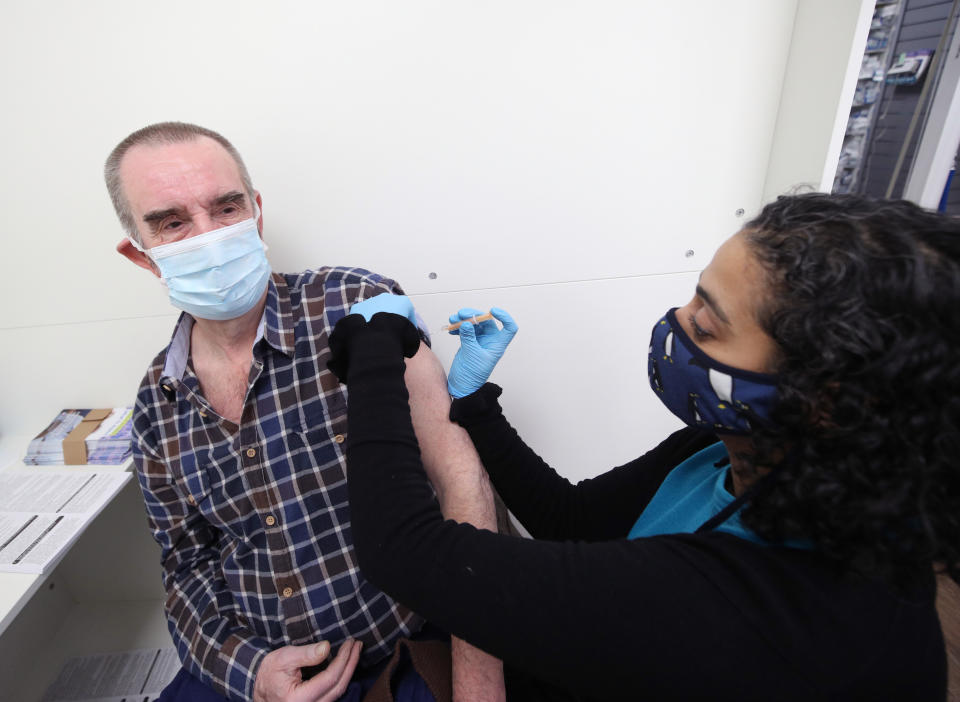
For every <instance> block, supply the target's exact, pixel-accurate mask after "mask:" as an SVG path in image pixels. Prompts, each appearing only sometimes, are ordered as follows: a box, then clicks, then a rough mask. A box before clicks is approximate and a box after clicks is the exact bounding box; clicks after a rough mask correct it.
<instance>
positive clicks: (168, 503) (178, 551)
mask: <svg viewBox="0 0 960 702" xmlns="http://www.w3.org/2000/svg"><path fill="white" fill-rule="evenodd" d="M381 292H395V293H401V292H402V291H401V290H400V288H399V286H398V285H397V284H396V283H394V282H393V281H391V280H388V279H385V278H382V277H380V276H378V275H375V274H372V273H369V272H367V271H364V270H361V269H344V268H323V269H320V270H318V271H307V272H305V273H302V274H299V275H280V274H276V273H274V274H273V276H272V279H271V281H270V283H269V290H268V294H267V302H266V309H265V310H264V315H263V319H262V320H261V323H260V329H259V333H258V338H257V341H256V343H255V344H254V346H253V364H252V366H251V369H250V376H249V386H248V390H247V395H246V399H245V401H244V406H243V415H242V419H241V422H240V425H239V426H237V425H236V424H234V423H233V422H230V421H228V420H226V419H223V418H221V417H220V416H218V415H217V413H216V412H215V411H214V410H213V409H212V408H211V407H210V405H209V403H208V402H207V400H206V399H205V398H204V397H203V394H202V393H201V390H200V383H199V381H198V380H197V376H196V375H195V374H194V372H193V369H192V368H191V365H190V363H189V360H188V359H189V349H190V330H191V329H192V326H193V319H192V318H191V317H190V316H189V315H186V314H184V315H181V317H180V320H179V322H178V323H177V328H176V330H175V332H174V334H173V338H172V340H171V342H170V345H169V346H168V347H167V348H166V349H165V350H164V351H162V352H161V353H160V354H159V355H158V356H157V357H156V358H155V359H154V361H153V364H152V365H151V366H150V368H149V370H148V371H147V374H146V376H145V377H144V380H143V383H142V384H141V386H140V390H139V393H138V395H137V405H136V409H135V412H134V447H135V448H134V459H135V462H136V466H137V473H138V476H139V479H140V484H141V487H142V488H143V495H144V500H145V501H146V506H147V512H148V516H149V521H150V526H151V528H152V530H153V534H154V538H155V539H156V540H157V542H158V543H159V544H160V546H161V549H162V561H163V581H164V587H165V589H166V592H167V601H166V612H167V621H168V626H169V628H170V632H171V634H172V635H173V639H174V642H175V643H176V646H177V650H178V652H179V654H180V659H181V660H182V661H183V662H184V665H185V666H186V667H187V668H188V669H189V670H190V671H191V672H192V673H193V674H194V675H196V676H198V677H200V678H201V679H202V680H204V681H205V682H207V683H208V684H210V685H212V686H213V687H214V688H216V689H217V690H218V691H219V692H221V694H224V695H226V696H227V697H229V698H231V699H250V698H251V697H252V696H253V683H254V679H255V677H256V671H257V669H258V667H259V664H260V661H261V660H262V659H263V657H264V656H265V655H266V654H267V653H268V652H269V651H271V650H272V649H274V648H277V647H280V646H283V645H287V644H304V643H309V642H313V641H320V640H324V639H326V640H329V641H330V642H331V644H332V645H333V646H334V647H336V646H337V645H338V644H339V643H340V642H342V641H344V640H345V639H346V638H347V637H352V638H355V639H359V640H360V641H362V642H363V644H364V648H363V659H362V660H361V665H370V664H373V663H376V662H377V661H379V660H381V659H383V658H384V657H386V656H387V655H389V654H390V653H392V651H393V648H394V645H395V643H396V641H397V639H399V638H400V637H402V636H408V635H409V634H410V633H412V632H414V631H416V630H417V629H419V627H420V625H421V623H422V620H420V619H419V617H417V616H416V615H415V614H413V613H412V612H410V611H409V610H407V609H406V608H404V607H403V606H401V605H399V604H397V603H395V602H393V601H392V600H391V599H390V598H388V597H387V596H386V595H385V594H383V593H382V592H380V591H379V590H377V589H376V588H375V587H373V586H372V585H371V584H369V583H367V582H366V581H365V580H364V579H363V577H362V576H361V575H360V572H359V570H358V569H357V564H356V558H355V556H354V552H353V542H352V539H351V535H350V508H349V505H348V504H347V482H346V471H345V451H344V447H345V443H344V438H345V435H346V433H347V407H346V388H345V387H344V386H342V385H340V384H339V383H338V382H337V379H336V378H335V377H334V375H333V374H332V373H331V372H330V371H328V370H327V360H328V358H329V356H330V352H329V350H328V348H327V337H328V334H329V333H330V332H331V331H332V329H333V326H334V325H335V324H336V322H337V320H339V319H340V318H341V317H343V316H344V315H346V314H347V312H348V311H349V307H350V305H351V304H353V303H354V302H356V301H358V300H361V299H364V298H367V297H370V296H372V295H376V294H379V293H381Z"/></svg>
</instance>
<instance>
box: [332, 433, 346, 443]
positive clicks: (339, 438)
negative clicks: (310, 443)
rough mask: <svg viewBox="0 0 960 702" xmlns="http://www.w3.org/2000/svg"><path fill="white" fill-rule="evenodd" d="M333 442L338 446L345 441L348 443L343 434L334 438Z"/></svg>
mask: <svg viewBox="0 0 960 702" xmlns="http://www.w3.org/2000/svg"><path fill="white" fill-rule="evenodd" d="M333 440H334V441H336V442H337V443H338V444H342V443H343V442H344V441H346V439H344V436H343V434H337V435H336V436H335V437H333Z"/></svg>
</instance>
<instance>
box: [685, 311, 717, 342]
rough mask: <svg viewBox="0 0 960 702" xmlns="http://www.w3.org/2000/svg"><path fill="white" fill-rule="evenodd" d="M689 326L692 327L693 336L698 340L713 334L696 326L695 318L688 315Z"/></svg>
mask: <svg viewBox="0 0 960 702" xmlns="http://www.w3.org/2000/svg"><path fill="white" fill-rule="evenodd" d="M690 326H691V327H693V334H694V336H696V337H697V338H698V339H704V338H706V337H709V336H713V334H711V333H710V332H708V331H707V330H706V329H704V328H703V327H701V326H700V325H699V324H697V318H696V317H695V316H694V315H690Z"/></svg>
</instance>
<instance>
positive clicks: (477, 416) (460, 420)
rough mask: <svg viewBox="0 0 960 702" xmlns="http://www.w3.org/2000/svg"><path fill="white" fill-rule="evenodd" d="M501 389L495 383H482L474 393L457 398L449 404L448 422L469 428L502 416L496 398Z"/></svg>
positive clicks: (501, 410) (501, 391)
mask: <svg viewBox="0 0 960 702" xmlns="http://www.w3.org/2000/svg"><path fill="white" fill-rule="evenodd" d="M501 394H503V389H502V388H501V387H500V386H499V385H497V384H496V383H484V384H483V385H482V386H481V387H480V388H479V389H478V390H477V391H476V392H473V393H472V394H470V395H466V396H465V397H458V398H456V399H455V400H454V401H453V402H451V403H450V420H451V421H453V422H456V423H457V424H459V425H460V426H462V427H469V426H470V425H472V424H477V423H479V422H482V421H486V420H489V419H495V418H496V417H499V416H500V415H502V414H503V409H502V408H501V407H500V402H499V400H498V399H497V398H499V397H500V395H501Z"/></svg>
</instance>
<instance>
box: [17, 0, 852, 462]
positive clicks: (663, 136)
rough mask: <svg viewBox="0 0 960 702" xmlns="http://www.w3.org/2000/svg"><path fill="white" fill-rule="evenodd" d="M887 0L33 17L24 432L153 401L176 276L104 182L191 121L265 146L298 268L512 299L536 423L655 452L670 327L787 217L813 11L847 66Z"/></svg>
mask: <svg viewBox="0 0 960 702" xmlns="http://www.w3.org/2000/svg"><path fill="white" fill-rule="evenodd" d="M863 1H866V0H837V1H836V4H837V5H843V6H844V9H843V11H839V10H838V11H836V12H834V11H833V10H831V9H830V8H831V7H832V5H829V4H825V3H823V2H821V0H777V2H770V0H728V1H727V2H724V3H717V2H713V1H712V0H695V1H690V2H684V3H667V2H662V1H661V0H657V1H656V2H654V1H652V0H650V1H644V2H635V1H629V2H628V1H626V0H623V1H615V0H604V1H601V2H595V1H590V2H588V1H587V0H579V1H573V0H568V1H562V2H550V1H547V0H521V1H516V0H511V1H507V0H494V1H492V2H485V3H474V2H464V1H455V2H450V1H448V0H445V1H442V2H441V1H440V0H433V1H431V0H411V2H405V3H393V2H387V1H386V0H379V1H377V0H358V1H356V2H350V3H337V2H332V1H329V0H324V1H318V2H311V3H307V2H294V1H293V0H280V1H278V2H273V3H258V2H253V0H232V1H231V2H227V1H226V0H209V1H206V2H192V1H188V0H168V2H165V3H162V4H160V5H158V4H156V3H139V2H126V1H123V0H89V1H88V2H83V3H76V2H68V1H67V0H51V2H46V3H30V2H25V1H17V2H12V3H8V4H6V5H5V7H4V21H3V23H2V24H0V87H2V90H3V100H4V109H3V110H2V111H0V127H2V128H0V153H2V157H3V163H4V167H3V169H0V193H2V196H0V197H2V202H3V209H2V219H3V222H4V224H5V225H6V236H4V237H3V242H4V255H3V256H0V295H2V299H3V300H4V307H3V314H2V316H0V374H2V376H3V385H4V391H5V392H4V395H3V397H2V398H0V433H2V434H4V435H12V434H21V433H26V434H32V433H35V432H36V431H37V430H39V428H40V427H41V426H42V425H43V424H44V423H45V422H46V421H48V420H49V419H50V418H51V417H52V416H53V414H54V413H55V412H56V411H57V410H58V409H60V408H61V407H66V406H78V405H87V406H89V405H116V404H122V403H125V402H129V401H130V400H131V399H132V397H133V395H134V392H135V389H136V385H137V383H138V381H139V379H140V376H141V375H142V372H143V369H144V368H145V366H146V364H147V363H148V361H149V360H150V358H151V357H152V356H153V355H154V353H155V352H156V351H157V350H159V348H161V347H162V346H163V345H164V344H165V343H166V340H167V338H168V336H169V333H170V327H171V326H172V323H173V320H174V318H175V317H174V315H173V314H172V313H171V310H170V308H169V306H168V304H167V302H166V300H165V296H164V293H163V290H162V288H160V287H159V286H158V285H157V283H156V281H155V280H154V279H152V278H151V277H150V276H149V275H148V274H146V273H145V272H144V271H142V270H140V269H138V268H135V267H134V266H132V265H130V264H129V263H128V262H126V261H125V260H123V259H122V258H121V257H120V256H118V255H117V254H116V253H114V252H113V250H112V248H113V246H114V245H115V243H116V242H117V240H118V239H119V238H120V231H119V227H118V225H117V223H116V221H115V218H114V215H113V213H112V210H111V208H110V204H109V202H108V199H107V196H106V192H105V190H104V188H103V184H102V182H101V168H102V164H103V160H104V159H105V157H106V155H107V153H108V151H109V150H110V149H111V148H112V147H113V145H114V144H115V143H116V142H117V141H119V140H120V139H121V138H122V137H123V136H125V135H126V134H127V133H129V132H130V131H132V130H134V129H136V128H139V127H141V126H144V125H145V124H148V123H151V122H155V121H160V120H166V119H180V120H187V121H194V122H198V123H200V124H204V125H207V126H210V127H212V128H214V129H217V130H219V131H222V132H223V133H224V134H226V135H227V136H228V137H229V138H230V139H232V140H233V141H234V142H235V144H236V145H237V146H238V147H239V148H240V150H241V152H242V153H243V154H244V156H245V158H246V160H247V164H248V166H249V168H250V171H251V173H252V174H253V178H254V182H255V184H256V185H257V187H258V188H259V189H260V191H261V192H262V194H263V198H264V208H263V211H264V221H265V234H266V238H267V240H268V242H269V243H270V245H271V248H270V254H269V255H270V258H271V261H272V263H273V264H274V266H275V268H277V269H280V270H294V269H302V268H306V267H311V266H319V265H326V264H350V265H362V266H364V267H367V268H370V269H373V270H377V271H379V272H382V273H385V274H388V275H390V276H392V277H394V278H396V279H397V280H399V281H400V282H401V283H403V284H404V286H405V287H406V289H407V290H408V292H410V293H412V294H414V295H415V298H416V301H417V304H418V305H419V306H420V308H421V310H422V311H423V312H424V314H425V316H428V315H429V318H430V319H432V320H433V321H435V322H436V326H437V327H439V326H440V324H442V323H443V320H444V318H445V316H446V314H447V313H448V312H450V311H452V310H453V309H455V308H457V307H459V306H461V305H464V304H470V303H474V304H477V305H479V306H484V305H489V304H500V305H502V306H504V307H506V308H507V309H510V310H511V311H512V312H513V313H515V314H516V316H517V317H518V318H519V319H520V322H521V335H520V337H518V340H517V342H516V344H515V348H514V349H512V350H511V352H510V354H509V356H508V358H507V359H506V360H505V361H504V367H503V368H502V369H499V370H498V371H497V373H498V377H500V378H501V380H503V382H504V385H505V386H508V394H507V395H506V396H505V398H504V401H505V403H506V404H507V406H508V408H509V410H510V412H511V417H512V418H515V422H516V423H517V424H518V426H520V427H521V429H522V430H523V433H524V436H526V437H528V438H529V439H530V441H531V443H532V444H534V445H535V446H536V447H537V448H538V449H539V450H540V451H541V452H543V453H544V455H545V456H547V457H549V458H550V460H551V462H554V463H556V464H557V465H558V467H560V468H561V469H562V471H563V472H564V473H565V474H568V475H571V476H572V477H577V476H581V477H582V476H583V475H586V474H587V473H588V472H589V469H588V468H586V467H585V466H587V465H588V464H591V465H592V464H596V465H597V466H598V467H604V466H607V465H610V464H613V463H616V462H622V461H625V460H628V459H629V458H632V457H633V456H634V455H635V454H636V453H638V447H642V446H643V445H645V444H649V443H650V442H651V441H652V440H654V438H656V437H657V436H660V435H662V434H663V433H664V432H665V431H667V430H668V429H669V428H670V427H672V426H675V423H674V422H673V420H672V419H671V417H670V416H669V415H668V414H667V413H666V412H665V410H663V409H662V408H660V407H659V406H657V405H656V403H655V401H654V400H653V398H652V396H651V395H650V394H649V391H648V390H647V389H646V380H645V374H646V370H645V355H646V344H647V340H648V335H649V329H650V326H651V324H652V323H653V321H654V320H655V319H656V317H657V316H658V315H659V314H660V313H662V311H663V310H664V309H665V308H666V307H667V306H668V305H670V304H680V303H681V302H682V301H683V299H684V298H686V297H687V296H688V294H689V293H688V288H689V287H690V285H691V283H690V281H691V280H692V276H693V272H695V271H698V270H700V269H701V268H702V267H703V266H704V265H705V264H706V262H707V261H708V260H709V257H710V255H711V254H712V252H713V250H714V249H715V248H716V246H717V245H718V244H719V243H720V242H721V241H722V240H723V239H724V238H726V237H727V236H728V235H730V234H731V233H732V232H734V231H735V230H736V229H738V228H739V226H740V225H741V223H742V222H743V221H744V220H743V216H749V215H750V214H752V213H754V212H755V211H756V210H757V209H758V208H759V207H760V205H761V204H762V200H763V197H764V184H765V182H767V180H768V166H769V163H770V155H771V150H772V148H773V147H774V146H775V145H776V144H777V140H778V138H780V137H779V136H778V133H780V132H784V128H783V120H782V119H780V118H779V115H780V112H781V111H782V92H783V90H782V88H783V84H784V80H785V79H786V80H788V82H792V83H794V84H795V83H796V81H801V82H802V81H803V80H805V79H808V78H810V76H809V75H808V74H805V73H804V70H803V65H802V62H801V63H800V64H797V65H793V66H792V67H791V66H790V62H791V61H795V63H796V61H800V59H796V60H795V59H794V55H795V54H796V52H791V46H793V45H794V44H795V43H796V41H797V37H796V36H795V34H796V32H797V31H801V30H802V32H803V33H805V37H806V38H805V39H804V40H805V41H807V43H808V44H809V40H810V37H809V36H808V35H809V34H810V32H812V31H814V30H815V28H816V26H817V22H815V21H811V20H810V15H809V13H808V15H806V17H807V19H806V20H805V21H804V22H803V23H801V24H802V27H801V24H798V23H797V22H796V17H797V8H798V6H809V7H810V8H813V10H811V11H813V12H815V14H817V16H818V17H820V18H822V19H823V20H824V21H831V20H832V19H836V20H837V22H839V23H840V25H838V27H837V28H834V31H831V32H829V33H824V34H823V41H826V42H827V43H829V44H830V46H829V47H827V48H829V49H830V53H829V56H832V57H834V58H836V57H845V56H848V55H849V50H850V49H849V46H850V45H852V42H853V30H852V29H851V30H850V32H846V31H844V30H843V28H842V27H843V26H846V24H844V23H849V17H850V16H851V11H850V8H851V7H853V6H854V5H856V6H859V5H860V4H861V3H862V2H863ZM853 14H856V13H853ZM801 38H803V37H801ZM838 47H839V48H838ZM834 62H835V63H836V66H835V69H836V71H837V72H839V73H842V72H843V71H844V70H846V65H845V64H844V62H843V61H840V60H839V59H837V60H836V61H834V59H830V60H828V61H827V62H826V63H823V62H821V63H818V64H817V66H816V70H817V71H818V72H824V71H828V72H829V71H830V70H831V69H830V66H831V65H832V63H834ZM788 69H789V70H788ZM834 92H836V91H834ZM821 98H822V99H821V100H820V101H818V102H816V103H814V102H811V101H808V103H807V109H809V110H810V111H811V112H817V113H819V112H822V111H826V112H828V113H830V119H833V113H835V112H836V111H837V108H838V106H837V104H836V100H837V97H836V95H834V97H833V98H830V97H829V95H828V96H826V97H824V96H821ZM831 99H832V100H833V102H832V103H831ZM792 124H793V126H794V127H796V125H797V124H798V122H797V121H794V122H792ZM799 124H802V121H801V122H799ZM794 136H795V132H794V133H792V135H791V137H790V138H793V137H794ZM829 136H830V135H829V134H828V135H827V141H828V140H829ZM805 144H806V146H805V149H807V150H809V151H818V153H820V152H822V153H827V151H828V145H827V144H826V143H825V142H824V139H812V140H810V141H807V142H805ZM779 153H788V151H782V150H781V151H780V152H779ZM813 160H814V161H816V160H817V159H813ZM822 162H823V159H822V158H820V160H819V161H818V164H819V165H816V164H815V165H816V169H814V170H816V173H817V174H819V173H820V170H822ZM777 169H778V170H777V178H780V179H781V180H782V181H783V182H788V181H792V182H796V181H801V180H810V179H811V178H810V177H809V172H810V171H811V167H810V165H809V163H806V162H804V163H798V164H797V165H796V168H793V167H792V166H791V163H790V159H789V158H784V159H780V160H779V161H778V163H777ZM739 209H742V210H744V214H743V215H742V216H738V215H737V214H736V212H737V210H739ZM688 251H690V252H692V254H691V255H689V256H688V255H687V252H688ZM430 273H435V274H436V277H435V278H432V277H430ZM681 291H682V295H680V297H679V299H678V294H679V293H680V292H681ZM447 341H448V340H443V341H439V340H438V345H437V348H438V352H439V353H440V355H441V357H443V358H444V359H445V360H449V356H450V355H451V354H452V351H451V350H450V348H452V347H449V346H448V345H447Z"/></svg>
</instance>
